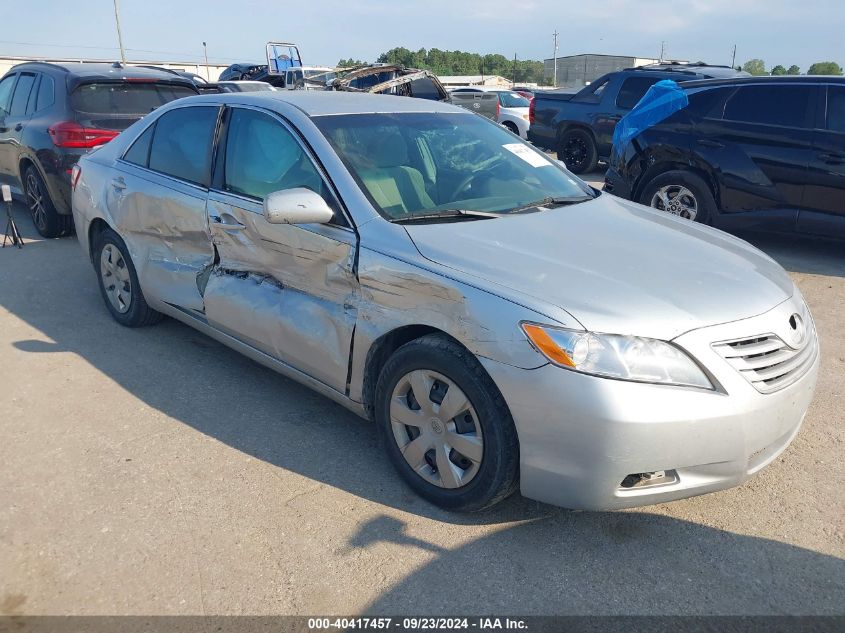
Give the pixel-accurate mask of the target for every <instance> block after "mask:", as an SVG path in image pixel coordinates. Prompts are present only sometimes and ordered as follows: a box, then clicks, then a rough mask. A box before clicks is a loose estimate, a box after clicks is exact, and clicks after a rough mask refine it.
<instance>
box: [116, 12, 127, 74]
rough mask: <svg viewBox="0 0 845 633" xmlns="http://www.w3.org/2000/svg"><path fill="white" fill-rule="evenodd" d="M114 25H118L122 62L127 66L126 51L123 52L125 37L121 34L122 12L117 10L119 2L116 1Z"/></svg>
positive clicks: (118, 41)
mask: <svg viewBox="0 0 845 633" xmlns="http://www.w3.org/2000/svg"><path fill="white" fill-rule="evenodd" d="M114 23H115V24H116V25H117V43H118V44H119V45H120V60H121V61H122V62H123V63H124V65H125V64H126V51H124V50H123V35H121V33H120V12H119V11H118V9H117V0H114Z"/></svg>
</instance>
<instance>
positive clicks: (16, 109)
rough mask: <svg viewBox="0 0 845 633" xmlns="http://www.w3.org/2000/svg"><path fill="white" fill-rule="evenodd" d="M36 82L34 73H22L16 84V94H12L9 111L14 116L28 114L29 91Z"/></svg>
mask: <svg viewBox="0 0 845 633" xmlns="http://www.w3.org/2000/svg"><path fill="white" fill-rule="evenodd" d="M34 83H35V75H34V74H32V73H21V75H20V78H19V79H18V85H17V86H15V94H14V95H13V96H12V106H11V108H9V113H10V114H11V115H12V116H23V115H24V114H26V102H27V101H28V100H29V93H30V91H31V90H32V84H34Z"/></svg>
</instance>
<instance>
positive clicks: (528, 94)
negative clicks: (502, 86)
mask: <svg viewBox="0 0 845 633" xmlns="http://www.w3.org/2000/svg"><path fill="white" fill-rule="evenodd" d="M511 92H516V93H517V94H521V95H522V96H523V97H525V98H526V99H528V100H529V101H531V99H533V98H534V92H535V89H534V88H526V87H525V86H514V87H513V88H511Z"/></svg>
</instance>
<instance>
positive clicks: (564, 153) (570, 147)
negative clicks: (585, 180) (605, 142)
mask: <svg viewBox="0 0 845 633" xmlns="http://www.w3.org/2000/svg"><path fill="white" fill-rule="evenodd" d="M557 159H558V160H560V161H563V164H564V165H566V168H567V169H568V170H569V171H571V172H572V173H573V174H583V173H586V172H590V171H593V170H594V169H595V168H596V165H597V164H598V162H599V150H598V148H597V147H596V142H595V141H594V140H593V137H592V135H591V134H590V133H589V132H587V131H586V130H581V129H574V130H569V131H568V132H565V133H564V134H563V136H561V137H560V142H559V143H558V148H557Z"/></svg>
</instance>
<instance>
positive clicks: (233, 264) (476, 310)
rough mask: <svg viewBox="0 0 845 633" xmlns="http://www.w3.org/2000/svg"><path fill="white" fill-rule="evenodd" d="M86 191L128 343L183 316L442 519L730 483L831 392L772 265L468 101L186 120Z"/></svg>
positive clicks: (92, 160) (277, 97) (172, 114)
mask: <svg viewBox="0 0 845 633" xmlns="http://www.w3.org/2000/svg"><path fill="white" fill-rule="evenodd" d="M74 182H75V185H74V193H73V212H74V217H75V219H76V223H77V237H78V239H79V242H80V244H81V246H82V249H83V250H84V252H85V253H86V254H88V255H89V256H90V258H91V262H92V264H93V265H94V267H95V269H96V271H97V275H96V277H97V280H98V281H97V283H98V284H99V286H100V291H101V294H102V297H103V300H104V302H105V305H106V308H107V309H108V310H109V312H110V313H111V315H112V316H113V318H114V319H115V320H116V321H117V322H118V323H120V324H122V325H125V326H129V327H135V326H141V325H146V324H150V323H153V322H155V321H157V320H158V319H159V318H160V317H161V314H162V313H164V314H168V315H170V316H172V317H174V318H176V319H179V320H181V321H183V322H185V323H187V324H189V325H190V326H192V327H194V328H197V329H198V330H200V331H202V332H205V333H207V334H209V335H210V336H213V337H214V338H216V339H217V340H219V341H221V342H223V343H225V344H226V345H229V346H231V347H233V348H234V349H237V350H239V351H240V352H242V353H244V354H246V355H248V356H249V357H251V358H253V359H255V360H256V361H258V362H261V363H263V364H265V365H267V366H269V367H271V368H273V369H275V370H277V371H280V372H282V373H283V374H285V375H287V376H290V377H292V378H294V379H296V380H299V381H301V382H303V383H305V384H307V385H309V386H310V387H312V388H314V389H316V390H318V391H319V392H320V393H322V394H324V395H325V396H327V397H329V398H332V399H333V400H335V401H337V402H339V403H342V404H343V405H344V406H346V407H348V408H350V409H351V410H353V411H355V412H356V413H358V414H359V415H362V416H365V417H368V418H372V419H374V420H375V422H376V423H377V426H378V428H379V431H380V433H381V435H382V438H383V440H384V446H385V450H386V452H387V455H388V458H389V459H390V461H391V462H392V463H393V465H394V466H395V468H396V469H397V471H398V473H399V475H400V476H401V477H402V478H404V479H405V481H406V482H407V483H408V484H409V485H410V486H411V487H412V488H413V489H414V490H416V491H417V492H418V493H419V494H420V495H422V496H423V497H425V498H426V499H428V500H429V501H431V502H432V503H435V504H438V505H440V506H442V507H445V508H449V509H452V510H479V509H482V508H485V507H488V506H490V505H493V504H495V503H497V502H499V501H501V500H502V499H504V498H505V497H507V496H508V495H509V494H511V493H512V492H514V491H515V490H517V488H519V489H520V490H521V491H522V493H523V494H524V495H525V496H527V497H531V498H534V499H538V500H541V501H545V502H549V503H555V504H558V505H563V506H566V507H569V508H586V509H615V508H625V507H632V506H640V505H644V504H650V503H662V502H665V501H669V500H673V499H680V498H683V497H688V496H691V495H697V494H703V493H706V492H710V491H714V490H720V489H724V488H728V487H730V486H734V485H737V484H739V483H740V482H742V481H744V480H746V479H747V478H749V477H750V476H752V475H753V474H754V473H757V472H758V471H759V470H761V469H762V468H763V467H765V466H766V465H767V464H769V463H771V462H772V461H774V460H775V459H777V458H778V455H780V453H782V452H783V451H784V450H785V449H786V447H787V446H788V445H789V443H790V442H791V441H792V439H793V438H794V437H795V435H796V434H797V433H798V430H799V428H800V426H801V422H802V420H803V417H804V413H805V412H806V410H807V407H808V406H809V404H810V401H811V399H812V396H813V390H814V386H815V382H816V375H817V372H818V366H819V350H818V342H817V338H816V334H815V330H814V327H813V319H812V316H811V315H810V312H809V310H808V308H807V306H806V305H805V303H804V300H803V299H802V297H801V294H800V292H799V291H798V289H797V288H796V287H795V285H794V284H793V282H792V280H791V279H790V277H789V276H788V275H787V274H786V272H785V271H784V270H783V269H782V268H781V267H780V266H779V265H778V264H777V263H775V262H774V261H773V260H772V259H771V258H769V257H767V256H766V255H764V254H763V253H761V252H760V251H758V250H756V249H755V248H753V247H752V246H750V245H749V244H747V243H745V242H742V241H741V240H737V239H736V238H733V237H731V236H730V235H727V234H726V233H723V232H721V231H716V230H713V229H710V228H708V227H704V226H701V225H694V224H692V223H691V222H686V221H683V220H679V219H678V218H672V217H670V216H667V215H666V214H663V213H659V212H656V211H654V210H652V209H649V208H646V207H642V206H640V205H638V204H634V203H632V202H628V201H626V200H622V199H620V198H616V197H614V196H611V195H608V194H604V193H601V192H598V191H596V190H595V189H593V188H591V187H589V186H588V185H587V184H586V183H584V182H582V181H580V180H578V179H577V178H576V177H575V176H573V175H572V174H570V173H569V172H568V171H567V170H566V169H564V168H563V167H562V166H561V165H559V164H558V163H557V161H555V160H552V159H551V158H550V157H548V156H547V155H545V154H544V153H542V152H540V151H539V150H537V149H536V148H534V147H533V146H531V145H529V144H527V143H525V142H524V141H522V140H520V139H518V138H516V137H514V136H513V135H512V134H510V133H509V132H507V131H506V130H503V129H502V128H501V126H498V125H495V124H494V123H492V122H491V121H489V120H485V119H484V118H483V117H479V116H474V115H472V114H471V113H469V112H467V111H466V110H462V109H460V108H456V107H454V106H452V105H449V104H445V103H438V102H436V101H424V100H421V99H407V98H396V97H390V96H376V95H366V94H356V95H344V94H327V93H325V92H317V91H311V92H306V91H295V92H284V91H278V92H254V93H238V94H217V95H203V96H198V97H192V98H189V99H182V100H180V101H177V102H175V103H172V104H170V105H168V106H165V107H164V108H161V109H160V110H159V111H157V112H155V113H154V114H152V115H151V116H149V117H146V118H145V119H143V120H142V121H139V122H138V123H136V124H135V125H134V126H133V127H132V128H131V129H129V130H127V131H126V132H125V133H124V134H121V135H120V136H119V137H118V138H117V139H115V140H114V141H113V142H112V143H109V144H108V145H106V146H105V147H103V148H101V149H99V150H98V151H96V152H93V153H91V154H89V155H88V156H85V157H83V158H82V159H81V160H80V162H79V164H78V165H77V166H76V168H75V170H74ZM679 271H681V272H679ZM92 281H93V280H92ZM714 297H717V298H718V300H714ZM104 345H108V342H104ZM113 353H114V354H118V355H120V354H121V350H119V349H115V350H114V351H113ZM124 360H125V361H126V362H131V361H132V359H130V358H126V359H124ZM196 397H197V398H202V397H203V396H202V394H197V396H196ZM243 406H244V409H245V411H248V408H249V403H248V402H244V403H243ZM314 423H315V424H319V421H317V420H315V421H314ZM328 431H330V429H327V428H326V427H325V425H324V426H323V427H322V428H321V429H320V431H319V432H320V433H324V432H328ZM233 432H234V431H233ZM279 441H280V442H283V441H284V438H279ZM323 458H324V456H322V455H321V454H320V452H319V451H315V452H314V459H315V460H320V459H323ZM362 466H363V464H362ZM376 471H378V469H373V470H372V472H376ZM378 472H380V471H378Z"/></svg>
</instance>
